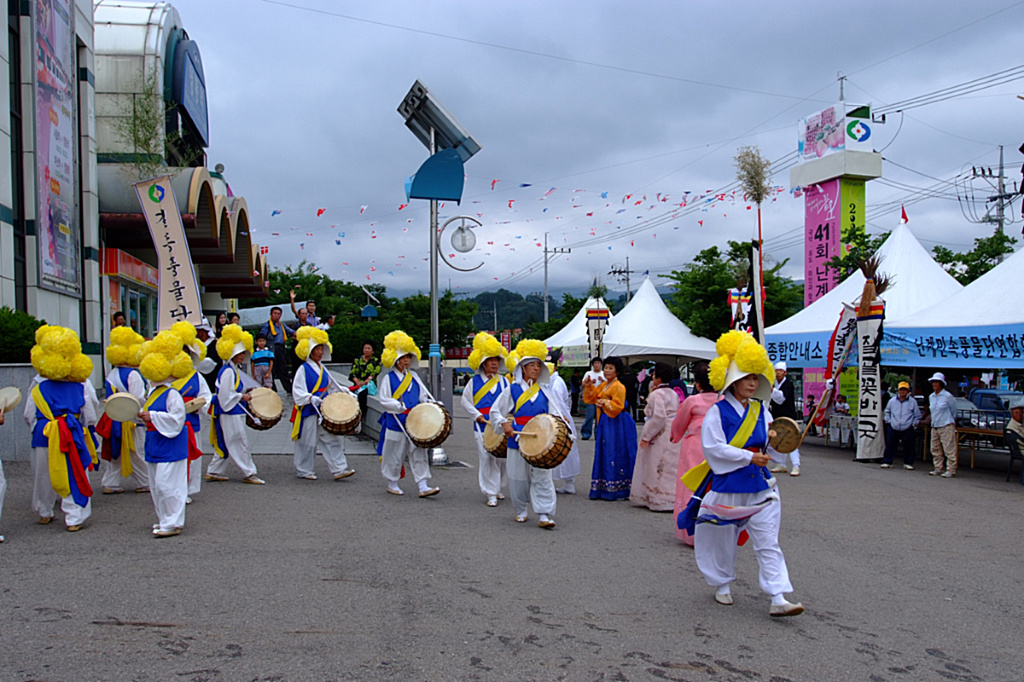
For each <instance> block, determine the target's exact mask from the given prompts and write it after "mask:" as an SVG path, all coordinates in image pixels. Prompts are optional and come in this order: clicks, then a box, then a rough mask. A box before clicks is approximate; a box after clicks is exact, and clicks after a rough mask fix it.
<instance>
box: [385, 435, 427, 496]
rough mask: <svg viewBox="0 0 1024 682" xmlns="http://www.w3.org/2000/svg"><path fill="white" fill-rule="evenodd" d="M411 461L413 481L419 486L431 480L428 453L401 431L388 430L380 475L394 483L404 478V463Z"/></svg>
mask: <svg viewBox="0 0 1024 682" xmlns="http://www.w3.org/2000/svg"><path fill="white" fill-rule="evenodd" d="M406 458H408V459H409V468H410V469H412V477H413V480H414V481H416V483H417V484H419V483H420V482H421V481H422V482H426V481H429V480H430V460H429V458H428V457H427V451H426V450H424V449H423V448H418V447H415V446H414V445H413V444H412V443H411V442H410V441H409V439H408V438H407V437H406V436H405V434H404V433H402V432H401V431H392V430H390V429H388V430H387V431H386V432H385V433H384V449H383V451H382V455H381V458H380V473H381V475H382V476H384V478H385V479H386V480H388V481H391V482H392V483H397V482H398V480H399V479H400V478H401V477H402V463H403V462H405V460H406Z"/></svg>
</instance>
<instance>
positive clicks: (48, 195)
mask: <svg viewBox="0 0 1024 682" xmlns="http://www.w3.org/2000/svg"><path fill="white" fill-rule="evenodd" d="M25 4H31V5H32V7H33V10H34V16H35V36H34V38H35V44H34V46H35V57H36V58H35V100H36V101H35V133H36V137H35V144H36V154H35V159H36V201H37V205H36V213H37V216H38V217H37V220H36V237H37V239H38V248H39V285H40V286H42V287H45V288H48V289H53V290H56V291H61V292H65V293H74V294H79V293H81V291H82V256H81V248H82V243H81V242H82V232H81V225H80V221H79V219H78V206H77V197H78V191H77V188H76V185H77V178H76V173H75V149H76V141H75V136H76V132H75V130H76V126H75V116H76V106H75V103H76V98H75V91H76V89H77V87H78V79H77V76H78V71H77V69H76V64H75V29H74V24H73V22H72V3H70V2H69V1H68V0H37V1H36V2H32V3H25Z"/></svg>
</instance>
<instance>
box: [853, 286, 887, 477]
mask: <svg viewBox="0 0 1024 682" xmlns="http://www.w3.org/2000/svg"><path fill="white" fill-rule="evenodd" d="M884 317H885V302H884V301H881V300H879V299H876V300H875V301H874V302H873V303H872V304H871V308H870V310H869V311H868V313H867V314H866V315H862V314H861V313H860V311H858V313H857V350H858V352H859V354H860V366H859V370H860V372H859V373H860V396H859V399H858V401H857V407H858V412H857V459H880V458H881V457H882V455H884V454H885V424H884V423H883V421H882V417H883V415H882V363H881V359H882V320H883V319H884Z"/></svg>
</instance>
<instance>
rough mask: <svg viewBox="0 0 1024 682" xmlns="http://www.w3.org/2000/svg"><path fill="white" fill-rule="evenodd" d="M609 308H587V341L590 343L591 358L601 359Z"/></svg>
mask: <svg viewBox="0 0 1024 682" xmlns="http://www.w3.org/2000/svg"><path fill="white" fill-rule="evenodd" d="M608 315H609V310H608V309H607V308H587V341H588V342H589V343H590V357H592V358H599V357H602V355H601V342H602V341H603V340H604V329H605V327H606V326H607V325H608Z"/></svg>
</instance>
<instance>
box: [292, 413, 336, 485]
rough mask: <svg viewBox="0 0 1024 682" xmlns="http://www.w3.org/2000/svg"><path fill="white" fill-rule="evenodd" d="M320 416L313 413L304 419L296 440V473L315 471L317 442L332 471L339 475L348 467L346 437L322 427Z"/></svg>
mask: <svg viewBox="0 0 1024 682" xmlns="http://www.w3.org/2000/svg"><path fill="white" fill-rule="evenodd" d="M317 420H318V417H317V415H315V414H311V415H309V416H308V417H305V418H303V420H302V433H301V434H299V439H298V440H297V441H295V458H294V462H295V474H296V475H297V476H310V475H312V474H313V473H314V469H315V468H316V466H315V463H314V462H315V460H316V447H317V443H319V444H320V448H321V449H322V450H323V453H324V459H325V460H326V461H327V466H328V467H330V469H331V473H332V474H334V475H338V474H340V473H342V472H343V471H345V470H346V469H348V460H347V459H346V458H345V437H344V436H337V435H335V434H333V433H330V432H328V431H325V430H324V429H322V428H320V424H319V423H318V421H317Z"/></svg>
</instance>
